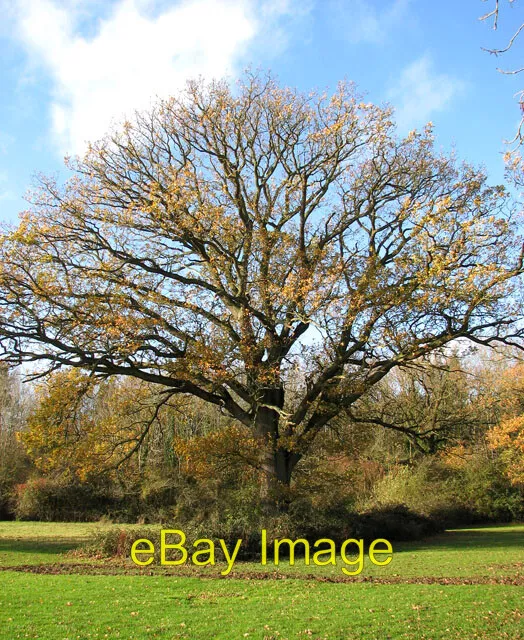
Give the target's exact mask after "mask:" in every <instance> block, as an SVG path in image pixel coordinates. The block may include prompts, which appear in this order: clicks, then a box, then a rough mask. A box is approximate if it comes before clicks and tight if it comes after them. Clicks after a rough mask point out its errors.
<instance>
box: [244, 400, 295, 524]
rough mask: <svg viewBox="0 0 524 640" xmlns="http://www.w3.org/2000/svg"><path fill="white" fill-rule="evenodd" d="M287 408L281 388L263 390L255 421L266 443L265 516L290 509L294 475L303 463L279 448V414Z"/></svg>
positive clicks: (263, 466) (263, 476) (258, 434)
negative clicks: (299, 462) (296, 467)
mask: <svg viewBox="0 0 524 640" xmlns="http://www.w3.org/2000/svg"><path fill="white" fill-rule="evenodd" d="M283 404H284V391H283V389H282V388H279V387H277V388H268V389H265V390H264V393H263V398H262V401H261V403H260V405H259V408H258V410H257V414H256V418H255V430H256V434H257V436H258V437H259V438H261V439H262V440H263V443H264V445H263V446H264V449H265V451H264V458H263V461H262V477H261V482H260V497H261V503H262V508H263V510H264V511H265V512H266V513H279V512H282V511H285V510H286V509H287V506H288V503H289V487H290V484H291V474H292V473H293V469H294V468H295V466H296V465H297V463H298V461H299V460H300V457H301V456H300V454H298V453H296V452H294V451H289V450H287V449H284V448H282V447H279V446H278V436H279V431H278V426H279V421H280V410H281V409H282V406H283Z"/></svg>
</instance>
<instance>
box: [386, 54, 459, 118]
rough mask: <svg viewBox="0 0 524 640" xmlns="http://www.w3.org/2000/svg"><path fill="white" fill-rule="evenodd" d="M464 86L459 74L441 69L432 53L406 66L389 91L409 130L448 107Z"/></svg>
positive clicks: (397, 113)
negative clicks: (432, 58)
mask: <svg viewBox="0 0 524 640" xmlns="http://www.w3.org/2000/svg"><path fill="white" fill-rule="evenodd" d="M464 87H465V85H464V83H463V82H462V81H461V80H459V79H458V78H454V77H453V76H450V75H448V74H446V73H438V72H437V71H436V70H435V68H434V64H433V61H432V60H431V58H430V57H429V56H428V55H424V56H422V57H421V58H419V59H418V60H415V61H414V62H412V63H411V64H410V65H408V66H407V67H405V68H404V70H403V71H402V73H401V74H400V78H399V79H398V82H397V83H396V85H395V86H394V87H392V88H391V89H390V91H389V92H388V98H389V99H390V100H391V103H392V105H393V106H394V107H395V112H396V118H395V119H396V121H397V124H398V126H399V128H400V129H401V130H407V129H413V128H414V127H419V126H420V125H423V124H425V123H426V122H427V121H428V120H430V119H431V116H432V115H433V114H434V113H436V112H439V111H443V110H444V109H446V108H447V107H448V105H449V104H450V103H451V101H452V100H453V99H454V98H456V97H457V96H458V95H460V94H461V93H462V92H463V90H464Z"/></svg>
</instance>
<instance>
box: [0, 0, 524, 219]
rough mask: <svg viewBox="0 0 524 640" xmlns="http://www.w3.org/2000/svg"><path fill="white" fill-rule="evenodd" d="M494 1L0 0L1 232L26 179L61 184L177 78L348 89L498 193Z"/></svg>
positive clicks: (510, 25)
mask: <svg viewBox="0 0 524 640" xmlns="http://www.w3.org/2000/svg"><path fill="white" fill-rule="evenodd" d="M494 1H495V0H485V1H482V0H460V1H459V0H439V1H438V2H436V1H435V0H388V1H386V0H302V1H300V2H299V1H297V0H187V1H184V2H180V1H178V0H176V1H175V0H113V1H108V0H105V1H102V0H89V1H87V0H0V11H1V13H2V23H1V24H0V78H1V91H0V220H2V221H7V222H15V221H16V217H17V214H18V212H19V211H21V210H22V209H23V208H24V207H25V203H24V200H23V195H24V193H25V192H26V191H27V189H28V188H30V186H31V180H32V176H33V175H34V174H35V173H38V172H44V173H57V172H58V173H62V174H63V173H64V170H63V169H62V166H63V157H64V155H65V154H76V153H79V154H81V153H82V152H83V150H84V149H85V144H86V141H87V140H93V139H96V138H98V137H101V136H102V135H103V134H104V132H105V131H106V130H107V128H108V127H109V126H110V124H111V122H112V121H118V120H119V119H121V118H122V117H123V115H124V114H125V113H126V112H127V113H130V112H132V111H133V110H134V109H136V108H138V109H142V108H147V106H148V105H149V104H150V101H151V99H154V96H155V95H168V94H170V93H173V92H176V90H177V87H180V86H181V85H182V84H183V83H184V80H185V79H186V78H188V77H194V76H197V75H203V76H204V77H209V78H210V77H221V76H224V75H226V74H227V75H229V76H231V77H235V76H237V75H239V74H240V73H241V72H242V70H243V69H245V68H246V67H247V66H251V67H254V68H261V69H264V70H265V69H271V70H272V71H273V72H274V73H275V74H276V75H277V76H278V77H279V78H280V80H281V82H282V83H283V84H286V85H292V86H296V87H298V88H300V89H303V90H308V89H311V88H328V89H330V88H334V87H335V85H336V83H337V82H338V81H339V80H341V79H348V80H353V81H355V82H356V84H357V87H358V89H359V90H360V91H361V92H363V93H365V94H366V98H367V99H368V100H371V101H373V102H377V103H381V104H382V103H385V102H388V103H389V104H391V105H392V106H393V107H394V108H395V110H396V119H397V121H398V124H399V131H400V132H401V133H402V132H407V131H409V130H410V129H413V128H416V127H421V126H423V125H424V124H425V123H426V122H427V121H432V122H433V123H434V126H435V134H436V138H437V142H438V144H439V145H440V146H442V147H443V148H444V149H446V150H449V149H451V148H452V147H454V148H455V149H456V152H457V155H458V156H459V157H460V158H464V159H465V160H468V161H470V162H474V163H476V164H482V165H484V166H485V167H486V169H487V171H488V173H489V176H490V180H491V181H492V182H494V183H500V182H502V181H503V174H504V166H503V160H502V152H503V151H504V150H505V146H504V143H503V140H504V139H508V138H511V137H512V136H513V134H514V132H515V130H516V127H517V124H518V121H519V119H520V114H519V110H518V105H517V101H516V98H515V97H514V94H515V93H516V92H517V91H518V90H519V88H520V82H519V81H521V78H519V77H518V76H508V75H502V74H500V73H498V72H497V71H496V68H497V66H500V67H502V68H509V69H511V68H515V67H520V66H522V61H521V60H520V59H519V57H522V56H521V54H522V52H523V46H522V44H523V43H522V42H517V43H516V45H515V46H514V48H513V50H511V51H510V52H509V53H508V54H505V55H504V56H503V57H499V58H495V57H494V56H491V55H489V54H488V53H486V52H484V51H482V49H481V47H483V46H484V47H502V46H505V44H506V43H507V40H508V39H509V37H510V36H511V35H512V33H513V32H514V31H515V29H516V27H517V26H518V25H519V24H520V23H521V22H522V21H523V19H524V3H523V1H522V0H515V1H514V2H513V3H512V4H509V3H508V2H505V1H504V0H503V2H502V3H501V14H500V17H499V28H498V29H497V31H493V29H492V22H490V23H489V24H488V23H486V22H481V21H479V17H480V16H481V15H483V14H485V13H486V12H488V11H490V10H491V9H492V8H493V6H494Z"/></svg>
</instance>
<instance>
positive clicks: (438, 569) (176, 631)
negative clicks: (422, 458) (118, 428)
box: [0, 522, 524, 640]
mask: <svg viewBox="0 0 524 640" xmlns="http://www.w3.org/2000/svg"><path fill="white" fill-rule="evenodd" d="M105 526H111V525H105ZM97 527H99V525H90V524H61V523H16V522H4V523H0V638H2V639H4V638H5V639H9V640H12V639H15V638H41V639H44V640H55V639H56V640H58V639H60V640H65V639H69V640H73V639H84V638H86V639H87V638H124V639H126V640H131V639H136V640H141V639H143V638H144V639H145V638H163V639H164V638H165V639H166V640H167V639H169V640H171V639H172V638H187V639H189V640H192V639H193V638H195V639H200V638H202V639H207V638H209V639H213V638H220V639H224V640H232V639H234V638H256V639H261V640H262V639H267V640H270V639H273V638H279V639H283V638H306V637H308V638H329V639H350V640H351V639H374V638H377V639H380V640H386V639H387V638H412V639H413V640H418V639H428V640H429V639H433V640H434V639H437V638H461V639H463V640H468V639H469V638H484V639H486V640H488V639H491V638H513V639H517V638H524V621H523V619H522V616H523V613H524V589H523V588H522V587H523V585H524V525H513V526H504V527H482V528H474V529H461V530H456V531H449V532H446V533H445V534H442V535H440V536H437V537H435V538H432V539H430V540H426V541H424V542H422V543H413V544H404V545H394V557H393V561H392V562H391V563H390V565H388V566H387V567H375V566H373V565H371V564H370V563H366V564H365V567H364V571H363V573H362V574H361V575H360V576H357V577H355V578H345V577H344V576H343V574H342V573H341V571H340V566H339V567H316V566H313V565H311V566H309V567H306V566H305V565H304V563H303V562H302V561H301V560H300V559H297V561H296V564H295V566H294V567H289V566H286V565H285V564H282V565H280V566H279V567H275V566H273V565H268V566H267V567H261V565H260V564H258V563H238V564H236V565H235V568H234V572H233V573H232V574H231V576H230V577H228V578H227V579H223V578H221V577H220V569H221V568H222V567H221V565H220V564H217V565H216V566H215V567H206V568H199V569H198V570H195V568H192V567H189V566H188V567H183V568H179V567H169V568H168V569H165V568H156V567H154V568H153V567H148V568H146V569H142V570H138V569H137V568H135V567H134V566H133V565H132V564H131V563H130V562H129V561H125V560H118V561H108V560H104V559H100V560H93V559H90V558H85V557H78V556H76V555H74V554H71V553H67V551H68V550H70V549H73V548H74V547H75V546H77V545H78V544H79V543H80V542H81V541H82V540H83V539H85V536H86V535H88V534H89V532H90V531H92V530H94V529H95V528H97ZM339 580H346V581H345V582H338V581H339Z"/></svg>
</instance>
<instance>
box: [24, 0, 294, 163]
mask: <svg viewBox="0 0 524 640" xmlns="http://www.w3.org/2000/svg"><path fill="white" fill-rule="evenodd" d="M91 5H92V6H93V7H97V6H100V5H99V3H98V2H94V3H91ZM295 6H296V2H295V0H264V1H263V2H256V0H185V1H182V2H175V3H173V2H163V3H162V2H153V1H152V0H117V2H114V3H113V4H112V5H111V9H110V10H108V9H107V5H106V6H105V8H102V9H103V13H101V14H99V18H98V20H97V21H93V20H92V14H91V16H90V17H91V20H90V23H89V28H87V27H86V24H85V18H86V9H85V7H86V2H85V0H84V1H83V0H67V1H65V2H64V1H62V2H60V3H59V2H58V1H57V0H20V1H19V3H18V11H17V12H16V18H15V22H16V25H17V34H18V37H19V39H20V40H21V42H22V43H23V45H24V47H25V48H26V50H27V51H28V52H29V53H30V54H32V60H33V64H37V65H42V66H43V67H44V69H45V70H46V71H47V73H48V74H49V75H50V77H51V79H52V99H51V105H50V114H51V126H52V135H53V139H54V141H55V142H56V143H57V145H58V146H59V148H60V150H61V151H62V152H64V153H81V152H82V151H83V150H84V149H85V145H86V141H89V140H94V139H97V138H99V137H100V136H102V135H103V134H104V133H105V132H106V131H107V129H108V128H109V126H110V124H111V121H112V120H113V119H117V120H118V119H121V118H122V117H123V116H124V114H129V113H130V112H132V111H133V110H135V109H143V108H147V107H148V106H149V105H150V103H151V99H152V98H154V97H155V96H157V95H158V96H160V95H166V94H169V93H171V92H173V91H175V90H176V89H177V88H178V87H180V86H181V85H183V83H184V82H185V80H186V79H187V78H188V77H195V76H204V77H221V76H224V75H226V74H230V73H233V72H234V71H235V70H236V68H237V66H238V65H239V64H240V62H241V61H242V58H243V54H244V53H245V52H246V48H247V47H248V46H249V45H250V44H251V43H252V42H253V41H254V40H255V39H256V37H257V36H258V35H260V34H261V33H265V34H267V33H269V32H270V31H271V29H270V27H271V24H276V23H277V22H278V20H279V19H280V18H282V17H289V16H290V15H292V14H293V11H294V7H295ZM275 33H276V34H277V37H278V39H279V46H282V42H281V40H282V37H283V35H282V33H281V32H280V31H278V30H277V29H275Z"/></svg>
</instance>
